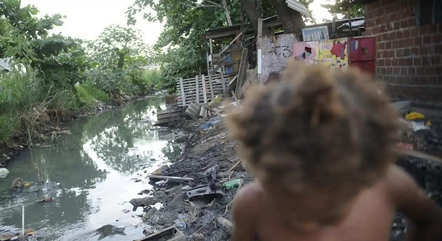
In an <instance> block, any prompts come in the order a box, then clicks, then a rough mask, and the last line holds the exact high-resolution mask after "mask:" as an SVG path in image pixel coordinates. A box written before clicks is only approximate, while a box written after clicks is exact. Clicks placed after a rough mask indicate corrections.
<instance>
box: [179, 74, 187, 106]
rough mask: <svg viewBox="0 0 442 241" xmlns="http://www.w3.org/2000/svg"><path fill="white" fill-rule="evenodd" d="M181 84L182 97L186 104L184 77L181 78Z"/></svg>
mask: <svg viewBox="0 0 442 241" xmlns="http://www.w3.org/2000/svg"><path fill="white" fill-rule="evenodd" d="M180 86H181V98H182V100H183V105H184V106H185V105H186V94H185V92H184V86H183V78H180Z"/></svg>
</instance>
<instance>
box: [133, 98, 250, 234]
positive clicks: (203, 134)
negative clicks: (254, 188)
mask: <svg viewBox="0 0 442 241" xmlns="http://www.w3.org/2000/svg"><path fill="white" fill-rule="evenodd" d="M189 108H195V107H189ZM225 108H227V106H226V105H224V106H223V105H221V102H220V101H218V104H217V105H213V104H212V105H210V106H208V105H200V106H199V110H198V111H194V113H197V112H198V115H197V114H195V115H191V118H192V120H188V121H185V122H183V123H181V126H180V128H181V129H184V130H188V131H189V134H188V135H187V137H186V138H184V139H185V140H182V141H184V142H185V143H186V147H185V150H184V152H183V155H182V156H181V158H180V159H179V160H176V161H175V162H173V163H172V165H170V166H165V167H162V168H160V169H159V170H157V171H155V172H154V173H152V174H151V175H149V176H148V177H149V179H150V183H151V184H152V185H153V186H154V190H153V191H152V193H151V195H149V196H148V197H145V198H138V199H137V198H136V199H133V200H131V201H130V203H131V204H132V205H133V207H134V209H137V208H143V209H144V215H143V219H144V221H145V224H147V228H145V230H144V235H145V236H146V237H145V238H144V239H142V240H143V241H145V240H146V241H147V240H149V241H150V240H155V241H156V240H213V241H215V240H230V235H231V232H232V226H233V225H232V222H231V220H232V219H231V203H232V200H233V197H234V195H235V193H236V191H237V189H238V188H240V187H241V186H242V185H243V184H244V183H247V182H250V181H251V180H252V178H251V177H250V176H249V175H248V174H247V173H246V171H245V170H244V169H243V168H242V166H241V165H240V162H239V158H238V157H237V155H236V144H235V143H233V141H231V140H230V138H228V135H227V131H226V129H225V128H224V125H223V121H222V116H224V109H225ZM187 112H192V111H190V110H189V111H187ZM187 112H186V113H187ZM192 113H193V112H192ZM200 114H201V116H200ZM200 118H201V119H200ZM182 139H183V138H182Z"/></svg>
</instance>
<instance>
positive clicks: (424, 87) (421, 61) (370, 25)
mask: <svg viewBox="0 0 442 241" xmlns="http://www.w3.org/2000/svg"><path fill="white" fill-rule="evenodd" d="M416 6H417V2H416V0H377V1H374V2H371V3H368V4H366V6H365V11H366V16H365V17H366V30H367V31H366V32H365V35H372V36H376V41H377V61H376V65H377V67H376V77H377V78H378V79H379V80H381V81H383V82H384V83H385V85H386V87H387V90H388V91H389V93H390V95H392V97H395V98H398V99H410V100H421V101H433V102H441V101H442V26H441V25H440V24H428V25H423V26H418V25H417V20H416V15H417V13H416V9H417V8H416Z"/></svg>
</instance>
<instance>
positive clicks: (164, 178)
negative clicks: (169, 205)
mask: <svg viewBox="0 0 442 241" xmlns="http://www.w3.org/2000/svg"><path fill="white" fill-rule="evenodd" d="M147 177H148V178H151V179H162V180H170V181H184V182H189V181H193V178H191V177H174V176H160V175H148V176H147Z"/></svg>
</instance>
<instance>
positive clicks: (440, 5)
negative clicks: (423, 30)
mask: <svg viewBox="0 0 442 241" xmlns="http://www.w3.org/2000/svg"><path fill="white" fill-rule="evenodd" d="M416 10H417V11H416V17H417V24H418V25H426V24H438V23H442V1H441V0H418V1H417V7H416Z"/></svg>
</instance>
